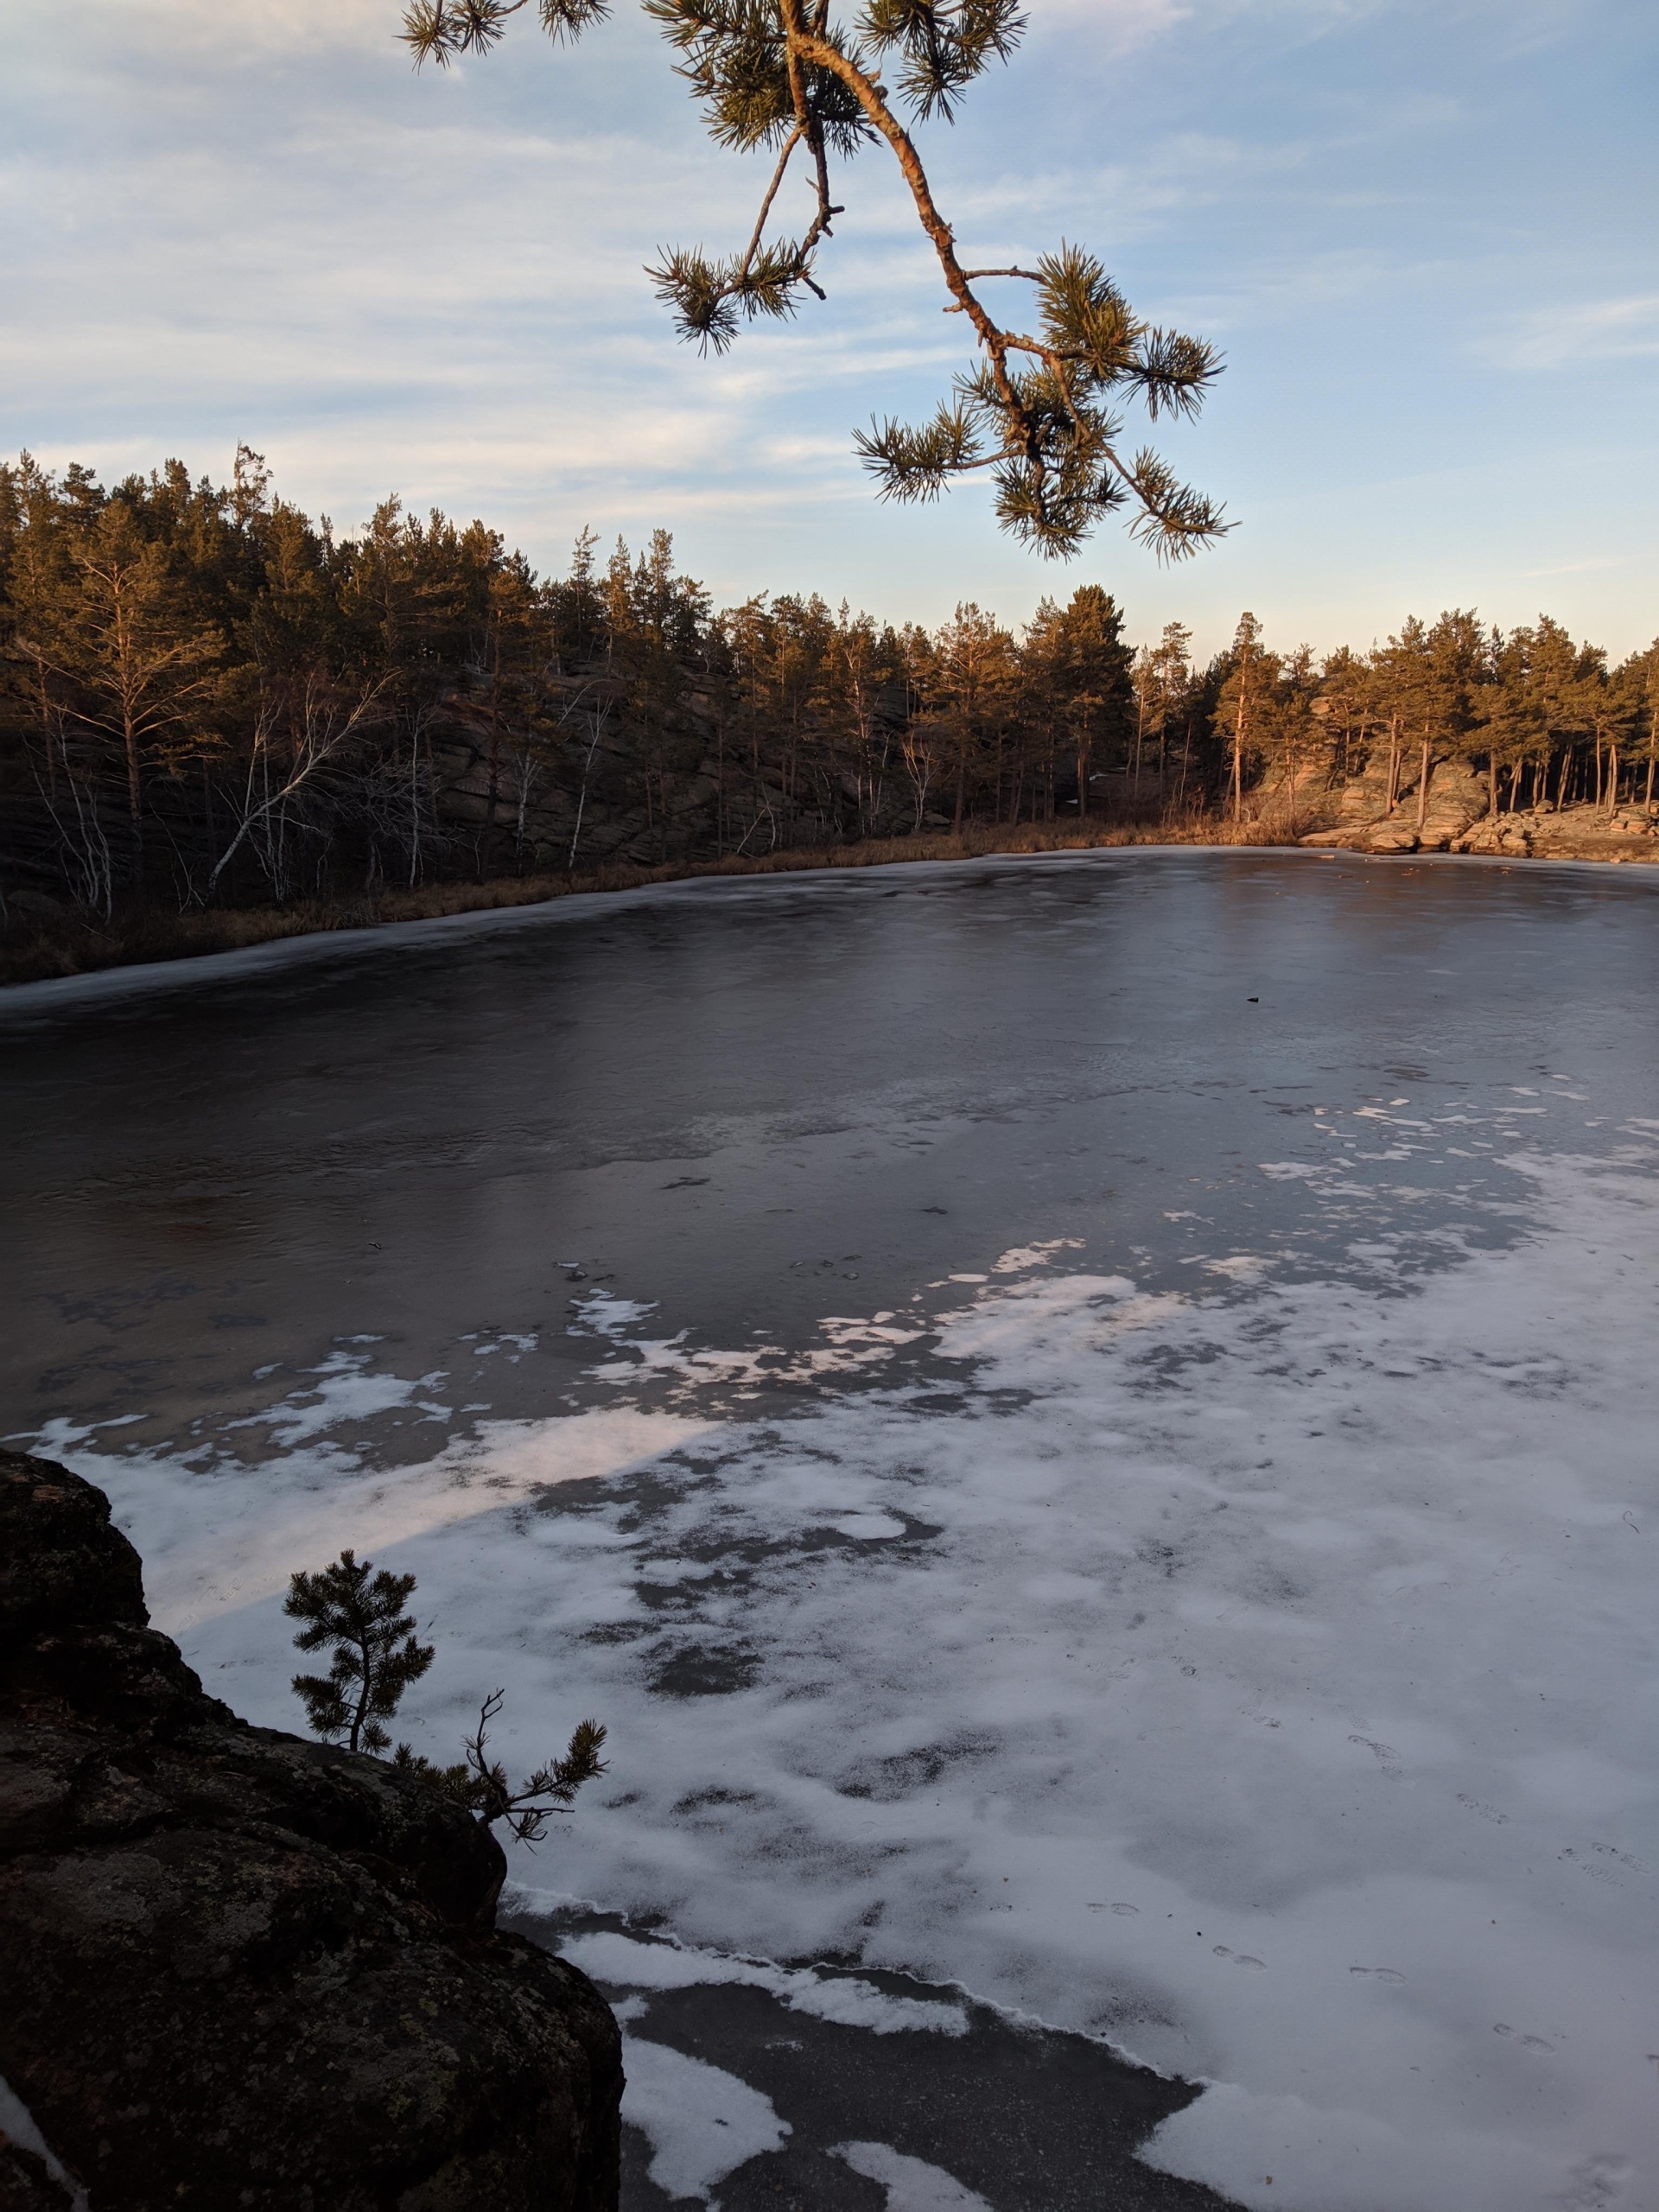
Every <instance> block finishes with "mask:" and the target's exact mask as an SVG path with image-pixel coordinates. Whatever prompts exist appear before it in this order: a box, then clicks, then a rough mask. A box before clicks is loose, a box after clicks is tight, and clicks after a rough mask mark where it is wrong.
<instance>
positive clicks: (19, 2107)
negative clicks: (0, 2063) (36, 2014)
mask: <svg viewBox="0 0 1659 2212" xmlns="http://www.w3.org/2000/svg"><path fill="white" fill-rule="evenodd" d="M7 2138H10V2140H11V2141H12V2142H14V2143H16V2145H18V2147H19V2148H20V2149H22V2150H24V2151H32V2152H34V2154H35V2157H36V2158H38V2159H39V2160H40V2161H41V2164H42V2165H43V2166H44V2167H45V2168H46V2171H48V2173H49V2174H50V2175H51V2177H52V2178H53V2180H54V2181H55V2182H57V2183H60V2186H61V2188H62V2190H63V2193H64V2202H66V2203H67V2205H69V2206H70V2207H71V2212H87V2207H86V2190H84V2189H83V2188H82V2187H81V2186H80V2184H79V2182H75V2181H72V2180H71V2179H70V2177H69V2176H68V2174H67V2172H66V2171H65V2169H64V2165H63V2161H62V2160H61V2159H60V2158H59V2157H58V2155H57V2153H56V2152H55V2151H54V2149H53V2148H52V2146H51V2145H50V2144H49V2143H48V2141H47V2139H46V2138H45V2136H43V2135H42V2134H41V2131H40V2129H39V2127H38V2126H36V2125H35V2115H34V2113H32V2112H30V2110H29V2107H28V2106H27V2105H26V2104H25V2103H24V2102H23V2101H22V2098H21V2097H20V2096H19V2095H18V2094H17V2092H16V2089H14V2088H12V2086H11V2084H10V2082H8V2081H7V2080H6V2078H5V2076H4V2075H0V2140H3V2139H7Z"/></svg>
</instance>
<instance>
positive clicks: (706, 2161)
mask: <svg viewBox="0 0 1659 2212" xmlns="http://www.w3.org/2000/svg"><path fill="white" fill-rule="evenodd" d="M622 2065H623V2069H624V2071H625V2072H626V2075H627V2078H628V2085H627V2088H626V2089H625V2090H624V2092H623V2095H622V2117H623V2118H624V2119H625V2120H630V2121H632V2124H633V2126H635V2127H638V2128H639V2129H641V2130H642V2131H643V2132H644V2133H645V2135H646V2136H647V2137H648V2138H649V2139H650V2142H651V2147H652V2153H653V2156H652V2161H651V2166H650V2173H651V2178H652V2181H654V2182H655V2183H656V2184H657V2186H658V2188H659V2189H661V2190H665V2191H666V2193H667V2194H668V2195H669V2196H676V2197H679V2196H700V2197H701V2198H702V2201H703V2202H704V2203H705V2204H706V2203H708V2202H709V2192H710V2190H712V2189H713V2188H714V2187H715V2183H717V2182H722V2181H724V2180H725V2178H726V2177H727V2175H728V2174H729V2173H735V2172H736V2171H737V2169H738V2168H739V2167H740V2166H741V2165H742V2164H744V2163H745V2162H746V2161H747V2160H748V2159H750V2158H759V2157H760V2154H761V2152H765V2151H777V2150H780V2149H781V2148H782V2147H783V2141H784V2138H785V2136H786V2135H788V2134H790V2133H791V2132H792V2131H791V2128H790V2125H789V2122H788V2121H787V2120H779V2117H778V2114H777V2113H776V2111H775V2110H774V2109H773V2107H772V2100H771V2098H770V2097H763V2096H762V2095H761V2094H760V2090H759V2089H752V2088H750V2087H749V2085H748V2083H747V2082H740V2081H739V2079H738V2077H737V2075H735V2074H728V2073H726V2072H725V2071H724V2070H723V2069H721V2068H720V2067H718V2066H710V2065H709V2064H708V2063H706V2062H705V2061H704V2060H702V2059H701V2058H688V2057H686V2056H685V2055H684V2053H683V2051H678V2050H671V2049H670V2048H669V2046H668V2045H667V2044H662V2043H649V2042H647V2041H646V2040H645V2038H644V2037H640V2036H624V2037H623V2038H622Z"/></svg>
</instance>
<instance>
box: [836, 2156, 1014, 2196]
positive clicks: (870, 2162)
mask: <svg viewBox="0 0 1659 2212" xmlns="http://www.w3.org/2000/svg"><path fill="white" fill-rule="evenodd" d="M830 2155H831V2156H832V2157H833V2158H844V2159H845V2160H846V2162H847V2164H849V2166H850V2167H851V2168H852V2170H853V2171H854V2172H855V2174H862V2175H863V2176H864V2177H865V2179H866V2180H867V2181H878V2182H880V2183H881V2184H882V2186H883V2187H884V2188H885V2189H886V2190H887V2212H991V2208H990V2206H989V2205H988V2204H987V2203H986V2202H985V2199H984V2198H983V2197H982V2196H980V2195H979V2193H978V2191H977V2190H971V2189H965V2188H963V2184H962V2183H960V2182H959V2181H957V2180H956V2179H955V2177H953V2176H951V2175H950V2174H948V2173H946V2172H945V2171H944V2167H943V2166H931V2165H929V2164H928V2163H927V2161H926V2159H925V2158H906V2156H905V2154H904V2152H902V2151H895V2150H893V2149H892V2148H891V2147H890V2146H889V2145H887V2144H886V2143H837V2144H836V2146H835V2149H834V2151H833V2152H831V2154H830Z"/></svg>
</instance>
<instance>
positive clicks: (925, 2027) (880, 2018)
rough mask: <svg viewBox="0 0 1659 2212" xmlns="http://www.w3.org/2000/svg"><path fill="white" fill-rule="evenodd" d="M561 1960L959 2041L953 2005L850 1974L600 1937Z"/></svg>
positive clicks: (600, 1972)
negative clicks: (761, 1993)
mask: <svg viewBox="0 0 1659 2212" xmlns="http://www.w3.org/2000/svg"><path fill="white" fill-rule="evenodd" d="M539 1901H540V1900H539V1899H538V1897H537V1892H535V1891H526V1890H523V1889H519V1890H516V1891H514V1892H513V1893H512V1897H511V1898H510V1900H509V1902H510V1903H511V1904H513V1905H515V1906H518V1907H520V1908H524V1907H528V1908H530V1909H532V1910H533V1909H534V1906H535V1905H536V1904H537V1902H539ZM560 1948H561V1949H562V1951H563V1955H564V1956H565V1957H566V1958H567V1959H569V1961H571V1963H572V1964H573V1965H574V1966H578V1967H581V1968H582V1972H583V1973H584V1974H592V1976H593V1977H594V1980H595V1981H602V1982H605V1983H606V1984H607V1985H610V1986H618V1987H620V1988H624V1989H693V1988H696V1987H698V1986H710V1985H714V1986H722V1985H723V1986H728V1987H729V1986H734V1985H736V1986H742V1987H746V1988H750V1989H764V1990H767V1991H769V1992H770V1993H771V1994H772V1996H774V1997H777V1998H780V1999H782V2001H783V2002H784V2003H785V2005H788V2007H789V2009H790V2010H791V2012H805V2013H807V2014H809V2015H810V2017H811V2018H814V2019H818V2020H833V2021H835V2022H836V2023H837V2024H839V2025H841V2026H842V2027H851V2028H868V2029H869V2030H871V2031H873V2032H874V2034H876V2035H879V2036H890V2035H899V2034H902V2033H905V2032H906V2031H912V2032H913V2031H921V2032H931V2033H932V2034H934V2035H946V2036H961V2035H966V2034H967V2032H968V2016H967V2014H966V2013H965V2012H963V2009H962V2007H961V2005H939V2004H934V2003H932V2002H931V2001H928V2000H926V1999H918V1998H914V1997H890V1996H888V1995H887V1993H886V1992H885V1991H884V1990H880V1989H878V1988H877V1987H876V1986H875V1984H874V1982H870V1981H864V1980H861V1979H860V1978H859V1977H857V1976H856V1975H851V1974H816V1973H814V1972H813V1971H812V1969H811V1968H810V1967H779V1966H774V1965H773V1964H772V1962H771V1961H770V1960H765V1959H740V1958H734V1957H732V1956H730V1955H728V1953H726V1952H723V1951H705V1950H698V1949H696V1948H692V1947H689V1946H686V1945H683V1944H678V1943H640V1942H635V1941H634V1940H633V1938H632V1937H631V1936H622V1935H618V1934H615V1933H613V1932H611V1931H608V1930H607V1931H603V1932H601V1933H600V1934H596V1935H593V1936H577V1937H575V1939H574V1940H573V1941H572V1942H567V1943H564V1944H563V1945H561V1947H560Z"/></svg>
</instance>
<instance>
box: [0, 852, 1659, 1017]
mask: <svg viewBox="0 0 1659 2212" xmlns="http://www.w3.org/2000/svg"><path fill="white" fill-rule="evenodd" d="M1225 827H1226V825H1217V824H1216V823H1205V825H1204V828H1205V832H1206V834H1205V835H1203V836H1195V835H1187V836H1182V835H1181V834H1180V833H1179V830H1178V829H1176V830H1172V829H1169V828H1167V827H1165V826H1164V825H1159V826H1158V828H1157V829H1155V830H1154V831H1151V832H1148V831H1147V829H1135V828H1125V827H1123V826H1122V825H1114V826H1111V827H1106V826H1103V828H1102V829H1100V830H1099V831H1098V832H1096V833H1094V834H1091V835H1084V834H1079V832H1078V831H1077V830H1076V829H1073V830H1071V831H1067V830H1065V829H1051V828H1048V827H1047V826H1046V825H1043V826H1040V827H1039V828H1038V829H1036V830H1035V831H1034V832H1033V830H1032V829H1031V828H1030V827H1029V826H1027V828H1026V829H1025V831H1024V834H1021V833H1020V831H1019V830H1016V829H1009V830H1007V831H1005V832H1003V833H1002V834H1001V835H998V834H996V833H995V832H994V831H993V832H983V833H979V834H976V833H974V832H971V831H970V832H968V833H966V834H964V835H962V836H950V835H948V834H947V835H944V836H912V837H899V838H885V839H879V840H878V839H869V840H867V841H865V842H861V843H859V844H853V845H838V846H828V847H801V848H797V849H791V850H790V851H789V852H787V853H780V854H767V855H763V856H761V857H759V858H757V859H753V860H746V859H745V860H740V859H734V858H732V857H729V856H728V857H727V858H725V859H721V860H717V861H690V862H688V863H684V864H681V865H677V864H675V863H673V862H668V863H664V864H663V865H662V866H659V867H657V868H641V867H638V866H635V865H632V864H631V863H626V862H622V863H611V864H604V865H601V866H600V867H599V868H593V869H589V870H583V871H581V872H578V873H577V874H574V875H557V876H508V877H496V878H493V879H489V880H485V881H483V882H474V883H454V882H452V883H435V884H429V885H423V886H420V887H416V888H415V889H413V890H405V891H393V892H385V893H380V894H378V896H375V897H372V898H359V899H346V900H340V901H328V902H319V903H317V904H315V905H302V906H292V907H249V908H241V909H237V908H231V909H226V910H223V911H214V912H208V913H202V914H184V915H178V916H171V917H167V918H164V919H162V920H156V918H149V920H147V922H146V924H145V925H143V927H142V928H141V929H140V930H138V931H136V932H135V933H134V935H133V936H132V937H131V938H129V939H126V940H124V941H122V942H121V943H120V944H117V945H113V946H112V947H111V950H109V951H108V952H107V954H106V955H105V956H104V957H99V950H98V940H99V938H100V937H102V936H103V935H104V933H103V932H99V931H94V930H92V929H91V928H86V929H83V930H80V931H78V932H77V935H76V937H75V938H73V939H72V940H69V941H67V942H66V941H65V940H63V939H55V940H54V939H53V938H46V937H42V938H38V939H37V940H36V943H35V944H34V945H32V946H28V945H26V946H24V947H22V948H20V949H18V950H15V951H11V952H9V953H8V952H0V1012H12V1011H18V1012H22V1011H24V1010H26V1009H27V1008H29V1007H46V1006H50V1005H54V1004H58V1003H62V1002H67V1001H73V1000H79V999H82V998H90V997H101V996H105V995H125V994H126V993H127V992H128V991H130V990H141V989H146V988H153V987H156V986H158V985H161V984H162V983H163V982H166V981H168V979H169V978H173V977H176V979H177V981H178V982H180V983H184V982H189V981H194V980H197V979H200V978H203V977H204V976H205V974H206V973H211V974H213V975H220V974H225V973H247V972H250V971H255V972H257V970H259V969H264V968H266V967H277V966H287V965H289V964H290V963H293V962H296V961H304V960H307V959H309V958H313V957H325V956H327V955H328V954H330V953H333V952H336V951H338V952H342V953H343V952H346V951H348V950H350V951H356V950H366V949H368V948H370V947H372V945H373V944H376V943H377V942H378V941H380V940H382V939H383V938H385V935H386V933H387V932H389V931H392V930H408V929H410V927H411V925H421V924H427V925H432V926H431V927H430V928H423V929H422V931H421V938H422V939H423V941H428V940H429V939H430V938H432V937H433V936H435V935H438V936H448V935H450V934H461V933H466V934H471V933H472V931H473V930H474V929H475V928H477V927H479V926H484V927H488V926H490V925H493V924H494V925H501V924H510V923H512V921H513V920H515V919H518V920H523V921H526V922H528V921H531V920H533V919H543V918H546V910H547V909H548V908H550V907H557V906H564V905H565V904H566V903H567V902H568V901H570V900H576V901H579V902H582V910H583V911H587V910H588V907H589V906H590V904H591V902H596V901H599V900H605V901H607V902H608V901H609V900H611V899H617V898H619V897H626V896H627V895H628V894H631V893H632V894H639V893H654V892H660V891H665V890H671V889H674V888H675V887H678V886H681V885H685V886H692V885H697V884H702V883H710V882H714V883H720V882H726V883H740V882H746V881H751V880H757V879H760V878H763V877H769V876H779V875H803V876H804V875H836V874H846V873H851V872H854V871H860V870H865V869H886V868H900V867H917V866H921V865H925V864H929V863H931V864H932V865H935V866H942V865H943V866H949V865H952V864H960V863H963V862H965V861H988V860H1028V859H1036V858H1041V857H1046V856H1053V857H1057V858H1058V857H1061V856H1064V855H1081V854H1085V853H1092V852H1106V851H1127V850H1130V849H1135V850H1139V851H1143V852H1152V851H1164V852H1173V851H1206V850H1207V851H1217V852H1236V851H1252V852H1275V853H1281V854H1289V853H1300V854H1302V855H1304V856H1305V857H1306V858H1307V859H1309V860H1332V859H1334V858H1336V857H1337V855H1338V854H1345V855H1348V856H1349V857H1351V858H1353V859H1357V860H1362V861H1370V862H1371V863H1373V864H1374V865H1383V866H1388V867H1398V866H1400V865H1401V864H1402V862H1409V861H1421V862H1428V861H1434V862H1440V863H1442V864H1447V863H1461V864H1463V865H1465V866H1466V865H1469V864H1471V863H1472V864H1474V865H1477V866H1484V867H1491V866H1497V867H1500V868H1510V867H1515V866H1526V867H1544V868H1598V869H1601V868H1613V867H1638V868H1639V867H1642V866H1643V864H1644V863H1645V864H1646V865H1648V866H1649V867H1653V866H1656V865H1659V853H1655V854H1654V855H1652V856H1651V858H1649V855H1645V854H1644V855H1628V854H1624V853H1618V854H1611V855H1598V854H1589V853H1585V854H1524V853H1518V852H1501V851H1500V852H1496V853H1452V852H1435V851H1417V852H1400V853H1388V852H1371V851H1367V850H1366V849H1364V848H1363V846H1359V845H1349V844H1342V845H1323V846H1318V847H1310V845H1309V844H1308V843H1307V842H1306V840H1305V838H1304V837H1301V836H1282V835H1274V834H1270V833H1268V832H1265V831H1264V830H1263V829H1262V825H1260V824H1254V823H1246V824H1245V825H1244V826H1243V834H1241V835H1237V836H1227V835H1225V834H1217V830H1218V829H1222V830H1224V829H1225ZM445 923H448V924H451V925H455V927H454V930H453V931H450V930H444V929H442V925H443V924H445ZM87 940H91V941H92V943H91V944H90V945H89V944H87V942H86V941H87ZM106 941H107V940H106Z"/></svg>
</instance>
